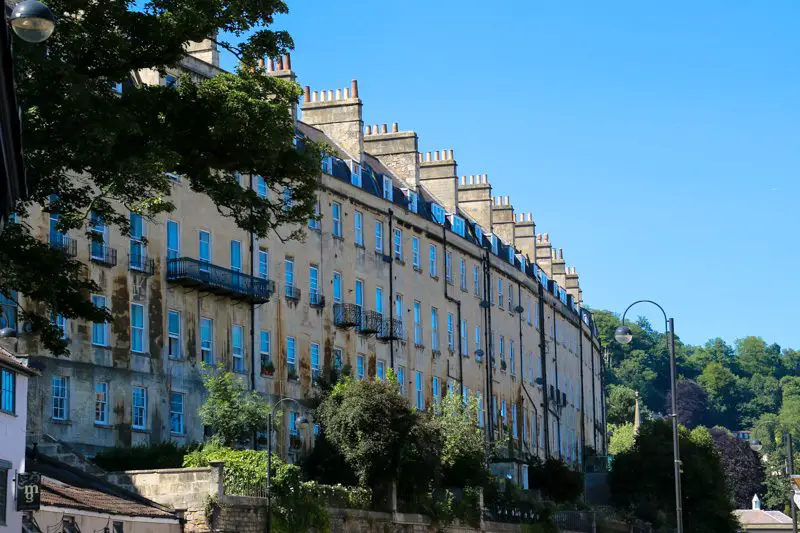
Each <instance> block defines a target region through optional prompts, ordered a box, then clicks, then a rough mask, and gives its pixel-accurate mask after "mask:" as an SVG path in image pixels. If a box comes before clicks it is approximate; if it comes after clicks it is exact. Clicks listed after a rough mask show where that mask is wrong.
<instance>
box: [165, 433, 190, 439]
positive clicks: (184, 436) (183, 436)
mask: <svg viewBox="0 0 800 533" xmlns="http://www.w3.org/2000/svg"><path fill="white" fill-rule="evenodd" d="M169 434H170V435H171V436H172V437H176V438H179V439H183V438H186V432H185V431H181V432H180V433H178V432H176V431H170V432H169Z"/></svg>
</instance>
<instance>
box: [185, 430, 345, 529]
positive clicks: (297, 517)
mask: <svg viewBox="0 0 800 533" xmlns="http://www.w3.org/2000/svg"><path fill="white" fill-rule="evenodd" d="M214 461H223V462H224V463H225V474H224V476H225V490H226V491H230V492H231V493H234V494H235V493H239V494H248V493H252V491H253V490H254V489H260V488H261V487H266V482H267V452H266V451H255V450H234V449H232V448H226V447H224V446H221V445H220V444H219V443H217V442H212V443H209V444H207V445H205V446H204V447H203V448H202V449H199V450H195V451H194V452H192V453H190V454H188V455H187V456H186V458H185V460H184V466H187V467H202V466H208V465H209V464H211V463H212V462H214ZM271 474H272V475H271V483H272V491H273V493H272V496H273V499H272V516H273V522H274V525H275V530H276V531H279V532H282V533H305V532H306V531H309V530H311V529H314V530H317V531H320V532H326V531H328V530H329V529H330V517H329V516H328V513H327V511H325V505H324V500H323V498H322V497H321V491H320V490H319V489H318V485H317V484H316V483H314V482H304V481H302V480H301V478H300V468H299V467H297V466H295V465H291V464H287V463H285V462H283V461H282V460H281V459H280V458H279V457H278V456H277V455H275V454H273V455H272V470H271Z"/></svg>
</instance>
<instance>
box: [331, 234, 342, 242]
mask: <svg viewBox="0 0 800 533" xmlns="http://www.w3.org/2000/svg"><path fill="white" fill-rule="evenodd" d="M331 237H333V238H334V239H336V240H337V241H342V242H344V237H342V236H341V235H331Z"/></svg>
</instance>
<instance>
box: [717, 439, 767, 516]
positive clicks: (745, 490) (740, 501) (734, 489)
mask: <svg viewBox="0 0 800 533" xmlns="http://www.w3.org/2000/svg"><path fill="white" fill-rule="evenodd" d="M711 435H712V437H713V439H714V446H715V447H716V448H717V450H718V451H719V453H720V457H721V458H722V468H723V469H724V470H725V481H726V483H727V485H728V489H729V490H730V491H731V493H732V495H733V501H734V503H735V504H736V506H737V508H738V509H747V508H748V506H749V505H750V502H751V500H752V499H753V495H755V494H761V495H763V488H764V465H763V464H762V462H761V458H760V457H759V455H758V454H757V453H756V452H754V451H753V450H751V449H750V445H749V444H748V443H747V442H744V441H742V440H741V439H737V438H736V437H734V436H733V435H731V434H730V433H729V432H728V431H726V430H725V429H724V428H713V429H712V430H711Z"/></svg>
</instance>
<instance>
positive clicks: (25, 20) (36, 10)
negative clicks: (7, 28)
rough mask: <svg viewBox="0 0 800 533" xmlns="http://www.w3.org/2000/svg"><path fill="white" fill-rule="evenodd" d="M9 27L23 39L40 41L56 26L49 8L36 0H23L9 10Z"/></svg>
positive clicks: (34, 41) (45, 38)
mask: <svg viewBox="0 0 800 533" xmlns="http://www.w3.org/2000/svg"><path fill="white" fill-rule="evenodd" d="M10 22H11V29H12V30H14V33H16V34H17V36H18V37H19V38H20V39H22V40H23V41H26V42H29V43H41V42H42V41H46V40H47V38H48V37H50V35H52V34H53V30H54V29H55V27H56V19H55V17H54V16H53V12H52V11H50V8H49V7H47V6H46V5H44V4H43V3H41V2H38V1H37V0H25V1H24V2H20V3H19V4H17V5H15V6H14V9H13V10H12V11H11V17H10Z"/></svg>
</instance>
